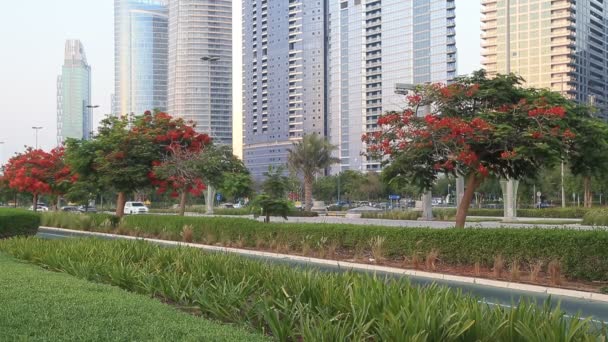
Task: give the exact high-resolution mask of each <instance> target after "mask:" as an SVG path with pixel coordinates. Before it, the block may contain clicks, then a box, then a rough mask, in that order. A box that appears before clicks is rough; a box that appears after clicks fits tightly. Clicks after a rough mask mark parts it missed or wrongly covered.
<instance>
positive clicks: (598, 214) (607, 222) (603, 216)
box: [583, 209, 608, 227]
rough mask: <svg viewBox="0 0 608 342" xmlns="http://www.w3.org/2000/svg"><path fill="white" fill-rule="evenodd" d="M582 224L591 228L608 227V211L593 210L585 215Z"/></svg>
mask: <svg viewBox="0 0 608 342" xmlns="http://www.w3.org/2000/svg"><path fill="white" fill-rule="evenodd" d="M583 224H587V225H591V226H600V227H607V226H608V209H595V210H591V211H589V212H588V213H587V214H585V217H584V218H583Z"/></svg>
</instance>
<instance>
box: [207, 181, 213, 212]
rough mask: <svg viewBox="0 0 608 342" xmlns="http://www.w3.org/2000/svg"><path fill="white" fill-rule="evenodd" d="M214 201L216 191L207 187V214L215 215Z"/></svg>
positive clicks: (209, 186) (211, 187)
mask: <svg viewBox="0 0 608 342" xmlns="http://www.w3.org/2000/svg"><path fill="white" fill-rule="evenodd" d="M213 201H215V189H214V188H213V186H211V185H207V191H205V204H207V214H208V215H213Z"/></svg>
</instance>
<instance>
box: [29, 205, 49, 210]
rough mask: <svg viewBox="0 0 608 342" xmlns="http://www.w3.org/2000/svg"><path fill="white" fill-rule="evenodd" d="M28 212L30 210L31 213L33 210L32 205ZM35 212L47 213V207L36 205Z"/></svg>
mask: <svg viewBox="0 0 608 342" xmlns="http://www.w3.org/2000/svg"><path fill="white" fill-rule="evenodd" d="M30 210H32V211H33V210H34V206H33V205H32V206H31V207H30ZM36 210H37V211H49V207H47V206H44V205H40V204H38V205H37V206H36Z"/></svg>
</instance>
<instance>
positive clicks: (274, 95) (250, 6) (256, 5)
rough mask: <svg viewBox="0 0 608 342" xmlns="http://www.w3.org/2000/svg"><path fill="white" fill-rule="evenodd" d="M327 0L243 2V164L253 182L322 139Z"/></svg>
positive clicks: (250, 0) (246, 0) (323, 128)
mask: <svg viewBox="0 0 608 342" xmlns="http://www.w3.org/2000/svg"><path fill="white" fill-rule="evenodd" d="M325 6H326V1H324V0H323V1H308V0H289V1H287V0H284V1H268V0H243V108H244V109H243V160H244V162H245V165H246V166H247V167H248V168H249V170H250V171H251V173H252V175H253V176H254V177H255V178H260V177H261V176H262V175H263V173H264V172H266V171H268V166H269V165H272V166H280V165H285V164H286V163H287V154H288V149H289V148H290V147H291V146H292V145H293V142H294V141H298V140H300V139H301V138H302V136H303V135H304V134H311V133H317V134H319V135H322V136H324V135H325V104H326V102H325V58H326V54H325V44H326V41H325V37H326V35H325V29H326V28H325V23H326V18H325V14H326V7H325Z"/></svg>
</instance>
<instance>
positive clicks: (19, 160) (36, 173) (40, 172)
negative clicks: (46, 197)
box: [3, 148, 71, 210]
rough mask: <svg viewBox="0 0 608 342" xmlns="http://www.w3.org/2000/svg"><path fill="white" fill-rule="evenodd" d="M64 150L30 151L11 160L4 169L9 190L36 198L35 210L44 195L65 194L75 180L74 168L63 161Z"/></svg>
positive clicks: (34, 201)
mask: <svg viewBox="0 0 608 342" xmlns="http://www.w3.org/2000/svg"><path fill="white" fill-rule="evenodd" d="M63 153H64V150H63V148H55V149H53V150H51V151H50V152H45V151H43V150H39V149H37V150H35V149H32V148H28V149H27V150H26V151H25V152H24V153H21V154H18V155H16V156H14V157H13V158H11V159H10V160H9V161H8V163H7V164H6V165H5V167H4V175H3V178H4V179H5V181H6V182H8V187H9V188H11V189H14V190H16V191H19V192H27V193H30V194H32V195H33V208H34V210H36V209H37V207H38V197H39V196H40V195H43V194H53V195H57V196H59V195H61V194H63V193H64V192H65V191H66V190H67V189H66V185H67V184H68V183H69V182H70V181H71V177H70V175H71V172H70V169H69V168H68V167H67V166H66V165H65V163H64V162H63Z"/></svg>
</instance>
